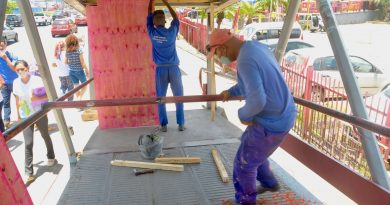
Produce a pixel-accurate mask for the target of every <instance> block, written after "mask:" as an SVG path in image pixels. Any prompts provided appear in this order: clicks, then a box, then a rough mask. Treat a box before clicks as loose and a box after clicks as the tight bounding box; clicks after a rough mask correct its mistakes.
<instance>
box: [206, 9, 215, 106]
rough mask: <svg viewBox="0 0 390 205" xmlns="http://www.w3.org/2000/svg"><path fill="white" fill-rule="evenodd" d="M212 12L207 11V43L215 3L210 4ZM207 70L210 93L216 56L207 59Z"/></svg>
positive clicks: (211, 27) (210, 91) (208, 92)
mask: <svg viewBox="0 0 390 205" xmlns="http://www.w3.org/2000/svg"><path fill="white" fill-rule="evenodd" d="M209 11H210V12H209V13H207V17H208V18H207V29H208V35H207V44H208V43H209V40H210V34H211V32H213V30H214V4H210V10H209ZM207 70H208V71H209V73H207V94H208V95H210V94H211V93H212V89H211V83H212V77H211V76H212V75H211V71H212V70H214V57H212V58H211V59H207ZM207 108H208V109H210V108H211V103H210V102H208V103H207Z"/></svg>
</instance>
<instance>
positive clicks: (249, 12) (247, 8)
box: [240, 1, 263, 25]
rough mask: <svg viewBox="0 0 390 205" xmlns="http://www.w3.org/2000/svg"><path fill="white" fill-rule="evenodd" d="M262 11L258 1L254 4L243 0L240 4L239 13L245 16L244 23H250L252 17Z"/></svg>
mask: <svg viewBox="0 0 390 205" xmlns="http://www.w3.org/2000/svg"><path fill="white" fill-rule="evenodd" d="M262 11H263V5H262V4H261V2H259V1H258V2H256V3H254V4H251V3H249V2H246V1H244V2H241V4H240V14H241V15H242V16H243V17H246V18H247V21H246V25H248V24H250V23H252V20H253V17H255V16H259V15H260V13H261V12H262Z"/></svg>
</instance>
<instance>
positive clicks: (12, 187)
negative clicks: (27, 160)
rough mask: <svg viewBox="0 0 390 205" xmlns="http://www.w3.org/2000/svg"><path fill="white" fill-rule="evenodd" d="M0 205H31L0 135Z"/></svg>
mask: <svg viewBox="0 0 390 205" xmlns="http://www.w3.org/2000/svg"><path fill="white" fill-rule="evenodd" d="M0 204H27V205H29V204H33V202H32V200H31V197H30V195H29V193H28V191H27V189H26V186H25V185H24V182H23V180H22V178H21V176H20V173H19V171H18V168H17V167H16V165H15V162H14V160H13V158H12V155H11V153H10V152H9V149H8V146H7V144H6V142H5V140H4V137H3V135H2V134H1V133H0Z"/></svg>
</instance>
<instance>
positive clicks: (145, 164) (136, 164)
mask: <svg viewBox="0 0 390 205" xmlns="http://www.w3.org/2000/svg"><path fill="white" fill-rule="evenodd" d="M111 165H113V166H119V167H134V168H144V169H160V170H167V171H176V172H182V171H184V166H183V165H177V164H161V163H152V162H138V161H125V160H112V161H111Z"/></svg>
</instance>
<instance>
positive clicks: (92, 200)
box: [59, 143, 321, 205]
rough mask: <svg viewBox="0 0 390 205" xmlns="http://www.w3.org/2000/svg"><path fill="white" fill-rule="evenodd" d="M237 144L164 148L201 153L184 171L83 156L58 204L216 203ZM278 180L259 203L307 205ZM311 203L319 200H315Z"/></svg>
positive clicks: (227, 188)
mask: <svg viewBox="0 0 390 205" xmlns="http://www.w3.org/2000/svg"><path fill="white" fill-rule="evenodd" d="M238 146H239V143H234V144H223V145H207V146H197V147H178V148H174V149H167V150H164V154H165V156H167V157H168V156H194V157H195V156H196V157H201V159H202V162H201V163H200V164H193V165H185V170H184V172H173V171H162V170H156V171H155V172H154V173H153V174H145V175H140V176H135V175H134V173H133V168H128V167H115V166H111V165H110V161H111V160H113V159H120V160H135V161H147V160H143V159H142V158H141V155H140V153H139V152H123V153H116V154H102V155H85V156H83V157H82V159H81V160H80V161H79V163H78V166H77V168H75V170H74V172H73V174H72V176H71V179H70V181H69V184H68V186H67V187H66V190H65V191H64V193H63V196H62V197H61V200H60V202H59V204H72V205H73V204H130V205H175V204H180V205H198V204H199V205H209V204H215V205H217V204H218V205H219V204H221V201H222V200H223V199H229V198H233V197H234V188H233V183H232V169H233V160H234V157H235V154H236V151H237V148H238ZM214 147H215V148H217V149H218V151H219V153H220V156H221V158H222V161H223V163H224V165H225V168H226V170H227V171H228V174H229V176H230V182H229V183H223V182H222V181H221V178H220V176H219V173H218V170H217V169H216V166H215V164H214V161H213V159H212V156H211V149H212V148H214ZM278 180H279V181H280V184H281V187H282V189H281V190H280V192H278V193H264V194H262V195H261V196H259V198H258V199H259V200H260V201H262V204H275V203H277V204H292V203H293V204H311V203H310V201H308V200H305V199H303V198H301V197H300V196H297V195H296V193H294V192H293V191H291V189H290V188H289V187H287V185H285V184H284V183H283V181H281V179H280V178H279V177H278ZM316 204H321V203H319V202H316Z"/></svg>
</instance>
